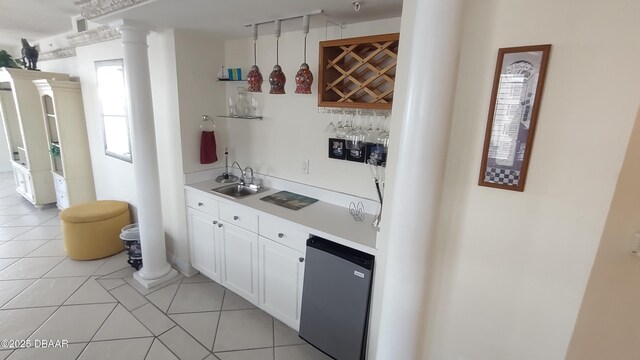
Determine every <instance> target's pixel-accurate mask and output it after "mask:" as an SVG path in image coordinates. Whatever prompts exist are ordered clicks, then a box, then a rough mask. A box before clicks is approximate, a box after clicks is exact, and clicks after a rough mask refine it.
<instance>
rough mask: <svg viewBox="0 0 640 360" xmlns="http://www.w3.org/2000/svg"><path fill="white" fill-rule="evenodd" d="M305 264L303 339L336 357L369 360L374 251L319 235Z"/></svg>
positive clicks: (309, 242)
mask: <svg viewBox="0 0 640 360" xmlns="http://www.w3.org/2000/svg"><path fill="white" fill-rule="evenodd" d="M305 262H306V264H305V270H304V286H303V292H302V310H301V315H300V331H299V335H300V337H301V338H303V339H304V340H306V341H307V342H308V343H310V344H311V345H313V346H315V347H316V348H318V349H319V350H321V351H322V352H324V353H325V354H327V355H329V356H331V357H333V358H334V359H337V360H361V359H364V358H365V348H366V337H367V322H368V315H369V300H370V296H371V281H372V275H373V263H374V257H373V255H369V254H366V253H363V252H361V251H357V250H354V249H351V248H349V247H346V246H343V245H340V244H336V243H334V242H331V241H328V240H325V239H322V238H319V237H315V236H314V237H311V238H310V239H309V240H307V254H306V260H305Z"/></svg>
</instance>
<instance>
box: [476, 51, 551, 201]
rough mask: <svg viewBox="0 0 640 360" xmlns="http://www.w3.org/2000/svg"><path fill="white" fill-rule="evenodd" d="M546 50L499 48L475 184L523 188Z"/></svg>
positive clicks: (542, 84)
mask: <svg viewBox="0 0 640 360" xmlns="http://www.w3.org/2000/svg"><path fill="white" fill-rule="evenodd" d="M550 51H551V45H534V46H521V47H511V48H502V49H500V50H499V51H498V60H497V63H496V72H495V77H494V80H493V90H492V92H491V103H490V105H489V116H488V119H487V129H486V132H485V138H484V149H483V151H482V164H481V166H480V176H479V180H478V185H480V186H489V187H494V188H499V189H505V190H514V191H524V185H525V181H526V178H527V169H528V166H529V159H530V157H531V148H532V145H533V137H534V134H535V129H536V123H537V119H538V112H539V110H540V101H541V98H542V90H543V87H544V79H545V75H546V72H547V64H548V62H549V53H550Z"/></svg>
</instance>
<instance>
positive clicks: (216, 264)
mask: <svg viewBox="0 0 640 360" xmlns="http://www.w3.org/2000/svg"><path fill="white" fill-rule="evenodd" d="M219 229H220V228H219V227H218V220H217V218H215V217H213V216H211V215H209V214H206V213H203V212H200V211H198V210H194V209H191V208H188V209H187V231H188V234H189V235H188V236H189V252H190V254H191V255H190V256H191V266H193V267H194V268H195V269H197V270H199V271H200V272H201V273H202V274H204V275H206V276H207V277H209V278H210V279H211V280H213V281H216V282H220V281H221V276H220V269H221V266H220V256H219V250H218V249H219V244H218V238H219V236H218V233H219V231H220V230H219Z"/></svg>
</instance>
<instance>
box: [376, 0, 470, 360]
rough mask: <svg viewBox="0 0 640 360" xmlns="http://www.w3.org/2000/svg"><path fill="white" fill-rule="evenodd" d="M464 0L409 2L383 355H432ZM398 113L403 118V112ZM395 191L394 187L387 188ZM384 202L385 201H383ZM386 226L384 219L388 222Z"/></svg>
mask: <svg viewBox="0 0 640 360" xmlns="http://www.w3.org/2000/svg"><path fill="white" fill-rule="evenodd" d="M461 3H462V0H405V1H404V3H403V14H402V29H401V32H400V57H401V58H400V59H399V61H400V63H399V67H398V78H397V81H398V84H397V85H396V86H397V87H398V86H399V87H403V88H402V89H400V91H398V92H396V94H397V95H399V97H400V98H396V102H395V106H396V107H397V106H402V108H401V109H394V121H398V120H399V121H398V122H399V123H396V124H395V125H394V127H393V129H395V130H396V131H395V133H394V131H393V130H392V132H391V136H392V138H391V140H390V142H391V149H390V153H396V154H397V161H396V163H395V164H392V166H391V167H392V168H391V169H387V170H388V171H389V170H390V171H392V172H393V174H394V175H393V177H392V178H391V179H390V181H391V184H389V185H390V187H391V189H390V190H391V192H387V202H388V203H390V210H391V211H383V214H384V216H386V217H387V219H385V223H386V224H388V229H387V230H388V231H387V234H388V237H387V239H386V241H387V253H386V267H385V271H384V276H385V277H384V285H383V287H384V288H383V293H382V302H381V310H380V323H379V333H378V337H377V347H376V349H375V358H376V359H377V360H386V359H394V360H416V359H426V358H427V355H426V352H425V344H427V343H428V335H429V334H427V332H426V327H427V326H426V322H427V321H428V319H427V316H426V315H427V314H426V313H427V309H428V308H427V305H428V304H427V299H428V298H427V294H428V293H427V291H428V289H429V283H428V281H429V277H428V275H429V271H428V270H429V267H430V264H429V255H430V254H429V250H430V248H431V247H432V244H433V242H434V237H435V234H436V226H437V219H438V211H439V209H440V194H441V192H442V188H443V177H444V169H445V161H446V153H447V146H448V139H449V131H450V123H451V118H452V113H453V100H454V90H455V84H456V76H457V69H458V54H459V48H460V41H461V40H460V35H461V16H462V8H461V6H462V5H461ZM398 113H400V114H401V117H400V116H397V114H398ZM388 190H389V188H388ZM385 208H387V206H386V205H385ZM385 226H386V225H385Z"/></svg>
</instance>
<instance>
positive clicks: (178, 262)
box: [167, 253, 199, 277]
mask: <svg viewBox="0 0 640 360" xmlns="http://www.w3.org/2000/svg"><path fill="white" fill-rule="evenodd" d="M167 255H168V257H169V263H171V266H173V268H174V269H176V270H178V272H179V273H181V274H182V275H184V276H186V277H191V276H193V275H195V274H197V273H198V272H199V271H198V270H196V269H194V268H192V267H191V265H190V264H189V263H188V262H186V261H182V259H180V258H179V257H177V256H176V255H175V254H171V253H167Z"/></svg>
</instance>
